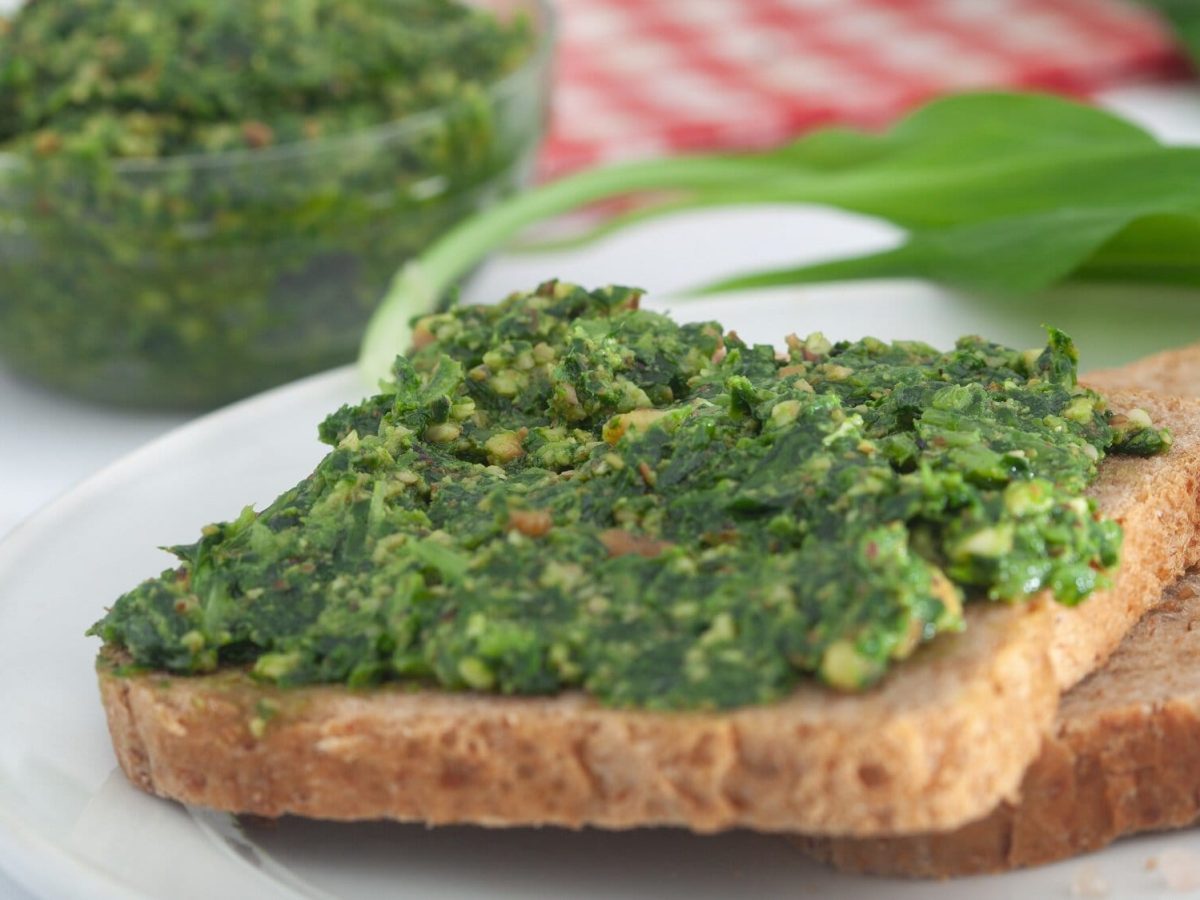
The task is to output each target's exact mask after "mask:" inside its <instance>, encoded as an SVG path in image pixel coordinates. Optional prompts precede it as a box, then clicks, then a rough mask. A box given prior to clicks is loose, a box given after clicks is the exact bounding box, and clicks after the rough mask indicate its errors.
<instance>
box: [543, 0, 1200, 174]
mask: <svg viewBox="0 0 1200 900" xmlns="http://www.w3.org/2000/svg"><path fill="white" fill-rule="evenodd" d="M1198 2H1200V0H1198ZM557 7H558V10H559V13H560V15H561V26H562V34H561V42H560V52H559V56H558V70H557V76H558V83H557V90H556V95H555V100H554V120H553V126H552V129H551V134H550V138H549V141H548V143H547V145H546V148H545V154H544V156H543V165H542V171H543V174H544V175H545V176H548V177H552V176H554V175H557V174H561V173H563V172H566V171H568V170H571V169H576V168H580V167H583V166H588V165H593V164H595V163H599V162H609V161H613V160H617V159H628V158H632V157H645V156H654V155H662V154H667V153H677V152H684V151H689V150H701V149H713V148H754V147H764V146H769V145H772V144H777V143H779V142H780V141H783V140H785V139H786V138H788V137H791V136H793V135H795V134H797V133H798V132H801V131H804V130H805V129H808V128H811V127H813V126H817V125H824V124H828V123H833V122H839V123H851V124H858V125H866V126H872V125H880V124H883V123H885V122H887V121H889V120H890V119H892V118H895V117H896V116H898V115H899V114H901V113H902V112H904V111H905V110H907V109H909V108H910V107H912V106H915V105H917V104H919V103H920V102H922V101H924V100H927V99H929V98H931V97H933V96H935V95H938V94H943V93H948V92H952V91H959V90H966V89H971V88H990V87H1014V88H1043V89H1048V90H1055V91H1061V92H1065V93H1070V94H1076V95H1087V94H1089V93H1091V92H1093V91H1097V90H1100V89H1103V88H1106V87H1110V86H1113V85H1115V84H1119V83H1124V82H1128V81H1137V80H1146V79H1154V78H1163V77H1168V76H1172V75H1178V74H1180V73H1181V72H1182V71H1184V63H1183V61H1182V59H1181V58H1180V57H1179V56H1178V55H1177V53H1176V52H1175V51H1174V49H1173V46H1172V43H1171V38H1170V35H1169V34H1168V33H1167V31H1166V30H1165V28H1164V27H1163V26H1162V25H1161V24H1160V23H1159V22H1158V21H1157V20H1156V19H1155V17H1154V16H1153V15H1151V14H1150V13H1148V12H1146V11H1145V10H1143V9H1140V8H1138V7H1137V6H1136V5H1134V4H1133V3H1130V2H1124V0H557Z"/></svg>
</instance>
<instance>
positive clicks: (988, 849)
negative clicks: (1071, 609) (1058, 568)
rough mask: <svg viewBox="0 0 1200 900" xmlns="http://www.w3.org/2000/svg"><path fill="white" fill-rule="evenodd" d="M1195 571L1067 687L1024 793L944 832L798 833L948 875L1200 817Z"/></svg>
mask: <svg viewBox="0 0 1200 900" xmlns="http://www.w3.org/2000/svg"><path fill="white" fill-rule="evenodd" d="M1197 660H1200V572H1192V573H1190V574H1189V575H1188V576H1187V577H1185V578H1184V579H1182V580H1181V581H1179V582H1177V583H1176V584H1175V585H1174V586H1173V587H1172V588H1171V589H1170V590H1169V591H1168V592H1167V595H1166V597H1165V598H1164V600H1163V602H1162V604H1160V605H1159V606H1158V607H1157V608H1156V609H1155V610H1153V611H1152V612H1150V613H1149V614H1148V615H1147V616H1146V617H1145V618H1144V619H1142V621H1141V622H1139V623H1138V625H1137V627H1135V628H1134V630H1133V631H1132V632H1130V634H1129V636H1128V637H1127V638H1126V639H1125V642H1124V643H1122V644H1121V646H1120V647H1119V648H1118V649H1117V652H1116V653H1114V654H1113V656H1112V658H1111V659H1109V661H1108V664H1107V665H1106V666H1105V667H1104V668H1103V669H1101V670H1100V671H1099V672H1096V673H1095V674H1093V675H1092V676H1091V677H1090V678H1088V679H1087V680H1085V681H1084V682H1082V683H1081V684H1080V685H1078V686H1077V687H1076V688H1075V689H1074V690H1072V691H1071V692H1070V693H1068V694H1067V695H1066V696H1065V697H1064V698H1063V701H1062V704H1061V705H1060V706H1059V710H1058V718H1057V719H1056V721H1055V726H1054V730H1053V732H1052V733H1051V734H1050V735H1049V736H1048V737H1047V738H1046V741H1045V743H1044V744H1042V750H1041V753H1040V754H1039V755H1038V758H1037V760H1036V761H1035V762H1034V763H1033V765H1032V766H1030V767H1029V771H1027V772H1026V773H1025V780H1024V782H1023V784H1022V786H1021V800H1020V802H1019V803H1004V804H1001V806H1000V807H999V808H998V809H996V810H995V811H994V812H992V814H991V815H989V816H987V817H986V818H984V819H981V820H980V821H978V822H974V823H972V824H970V825H967V826H966V827H964V828H960V829H957V830H955V831H952V832H948V833H944V834H930V835H921V836H914V837H903V838H875V839H869V840H846V839H823V838H800V839H799V841H800V844H801V846H802V847H803V848H804V849H805V850H806V851H808V852H809V853H811V854H812V855H813V856H816V857H817V858H819V859H822V860H824V861H826V862H830V863H833V864H834V865H835V866H837V867H838V868H839V869H844V870H846V871H854V872H871V873H875V874H880V875H904V876H913V877H933V878H945V877H951V876H956V875H974V874H980V873H984V872H1000V871H1004V870H1007V869H1014V868H1018V867H1021V866H1034V865H1040V864H1042V863H1048V862H1053V861H1055V860H1059V859H1065V858H1066V857H1069V856H1074V855H1076V854H1078V853H1085V852H1087V851H1089V850H1096V849H1099V848H1100V847H1103V846H1105V845H1107V844H1109V843H1111V842H1112V841H1114V840H1116V839H1117V838H1119V837H1121V836H1123V835H1128V834H1135V833H1137V832H1141V831H1159V830H1163V829H1167V828H1180V827H1183V826H1185V825H1191V824H1193V823H1194V822H1196V820H1197V819H1198V818H1200V665H1198V664H1197Z"/></svg>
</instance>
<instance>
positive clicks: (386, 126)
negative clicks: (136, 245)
mask: <svg viewBox="0 0 1200 900" xmlns="http://www.w3.org/2000/svg"><path fill="white" fill-rule="evenodd" d="M522 2H524V3H526V4H528V6H529V7H531V8H532V9H534V10H536V12H537V17H538V20H539V21H538V22H537V23H536V25H537V42H536V46H535V47H534V48H533V51H532V52H531V53H530V54H529V55H528V57H526V58H525V59H524V60H523V61H522V62H521V64H520V65H519V66H517V68H515V69H513V70H512V71H511V72H507V73H506V74H504V75H502V76H501V77H500V78H498V79H496V80H494V81H491V82H489V83H488V84H487V87H486V94H487V97H488V98H489V99H490V100H491V101H492V102H494V103H495V102H498V101H502V100H504V99H506V98H508V97H511V96H513V95H516V94H518V93H519V92H520V89H521V87H522V83H523V82H524V81H525V79H526V78H527V77H529V76H530V75H531V74H533V73H537V72H541V71H545V70H546V68H547V67H548V66H549V65H550V57H551V55H552V54H553V51H554V46H555V44H556V42H557V38H558V26H559V20H558V13H557V11H556V10H555V7H554V5H553V3H552V2H551V0H522ZM466 3H467V5H469V6H473V7H479V6H480V3H479V2H478V0H466ZM458 102H459V101H458V100H451V101H450V102H449V103H443V104H440V105H438V106H431V107H429V108H428V109H422V110H418V111H417V112H413V113H410V114H408V115H406V116H403V117H402V118H399V119H393V120H392V121H390V122H382V123H380V124H378V125H371V126H368V127H366V128H359V129H356V130H354V131H349V132H346V133H344V134H336V135H331V136H329V137H322V138H316V139H313V140H300V141H289V142H287V143H284V144H277V145H275V146H273V147H264V148H262V149H257V150H255V149H249V148H241V149H237V150H226V151H222V152H217V153H204V152H198V153H180V154H177V155H175V156H164V157H161V158H148V157H130V158H127V159H118V160H116V161H115V162H114V163H113V165H112V171H113V172H114V173H116V174H118V175H134V176H137V175H158V174H164V175H165V174H170V173H173V172H177V171H179V170H200V169H222V168H235V167H238V166H247V165H248V166H253V165H270V164H273V163H277V162H285V163H286V162H289V161H293V160H297V159H301V158H304V157H307V156H310V155H319V154H321V153H324V152H328V151H331V150H337V149H338V148H342V147H346V146H348V145H351V144H358V143H386V142H391V141H394V140H396V139H398V138H407V137H409V136H412V135H418V134H420V133H421V132H423V131H425V130H427V129H429V128H431V127H435V126H436V125H437V124H438V123H440V122H441V121H442V119H443V117H444V116H445V115H446V114H447V113H448V112H449V111H450V110H453V109H454V108H455V106H456V105H457V103H458ZM27 164H28V160H27V159H26V158H25V157H24V156H21V155H20V154H17V153H11V152H4V151H0V173H3V172H4V171H6V170H8V171H16V170H18V169H21V168H24V167H25V166H26V165H27Z"/></svg>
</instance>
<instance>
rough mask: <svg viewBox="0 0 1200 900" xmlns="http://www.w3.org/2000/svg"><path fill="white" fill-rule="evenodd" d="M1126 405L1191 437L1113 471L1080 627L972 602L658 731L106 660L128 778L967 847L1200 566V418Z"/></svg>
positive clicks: (1103, 481) (1175, 406)
mask: <svg viewBox="0 0 1200 900" xmlns="http://www.w3.org/2000/svg"><path fill="white" fill-rule="evenodd" d="M1110 403H1111V405H1112V407H1113V408H1114V409H1115V410H1117V411H1122V410H1129V409H1132V408H1134V407H1142V408H1144V409H1145V410H1147V411H1148V412H1149V413H1150V415H1151V416H1152V417H1153V418H1154V420H1155V421H1156V423H1158V424H1160V425H1166V426H1169V427H1170V428H1171V429H1172V430H1173V431H1174V434H1175V445H1174V447H1173V448H1172V450H1171V452H1170V453H1168V454H1167V455H1165V456H1162V457H1156V458H1151V459H1137V460H1134V459H1110V460H1106V461H1105V463H1104V464H1103V466H1102V470H1101V476H1100V478H1099V480H1098V481H1097V483H1096V484H1095V485H1094V488H1093V492H1094V494H1095V496H1096V497H1097V498H1098V499H1099V502H1100V505H1101V508H1102V510H1103V512H1104V513H1105V514H1106V515H1108V516H1110V517H1113V518H1116V519H1117V520H1119V521H1121V522H1122V524H1123V525H1124V527H1125V531H1126V539H1125V550H1124V561H1123V564H1122V566H1121V569H1120V572H1119V574H1118V576H1117V579H1116V584H1115V586H1114V588H1113V589H1111V590H1107V591H1103V592H1099V593H1097V594H1096V595H1094V596H1093V597H1091V598H1090V599H1089V600H1088V601H1087V602H1086V603H1084V604H1082V605H1080V606H1079V607H1076V608H1074V609H1068V608H1066V607H1061V606H1058V605H1056V604H1054V603H1052V602H1049V601H1048V600H1046V599H1045V598H1042V599H1039V600H1036V601H1034V602H1031V603H1028V604H1022V605H1016V606H1003V605H989V604H974V605H973V607H972V608H971V609H970V610H969V614H968V627H967V629H966V632H965V633H963V634H961V635H952V636H945V637H941V638H939V639H937V640H936V641H934V642H932V644H930V645H929V646H927V647H926V648H924V650H922V651H921V652H919V653H918V655H916V656H915V657H914V658H912V659H910V660H909V661H906V662H905V663H903V664H901V665H899V666H897V667H896V669H895V670H894V671H893V672H892V673H891V674H890V675H889V676H888V677H887V678H886V679H885V680H884V681H883V683H882V684H881V685H879V686H878V687H877V688H875V689H874V690H872V691H869V692H867V693H865V694H861V695H839V694H835V693H833V692H831V691H829V690H827V689H824V688H821V687H819V686H816V685H810V686H805V687H802V688H801V689H799V690H798V691H796V693H795V694H794V695H793V696H792V697H790V698H789V699H787V700H785V701H782V702H779V703H775V704H771V705H766V706H758V707H749V708H743V709H738V710H734V711H730V712H723V713H682V712H681V713H657V712H645V711H630V710H619V709H608V708H604V707H601V706H599V705H598V704H597V703H595V702H594V701H592V700H590V699H588V698H586V697H583V696H580V695H578V694H570V695H563V696H558V697H552V698H514V697H501V696H493V695H469V694H451V693H446V692H436V691H411V690H406V689H405V688H404V687H401V686H388V687H383V688H375V689H370V690H365V691H352V690H348V689H346V688H342V687H310V688H301V689H293V690H284V691H281V690H276V689H273V688H270V687H266V686H264V685H261V684H258V683H255V682H253V681H251V680H250V679H249V678H248V677H247V676H245V675H244V674H243V673H240V672H224V673H218V674H216V675H212V676H198V677H169V676H166V675H164V674H161V673H148V674H140V675H136V676H121V675H118V674H117V673H116V670H115V668H114V666H113V665H112V664H111V663H112V660H110V659H106V658H105V657H104V656H103V655H102V657H101V661H100V665H99V677H100V688H101V695H102V699H103V703H104V707H105V710H106V712H107V714H108V722H109V728H110V731H111V734H112V738H113V743H114V747H115V749H116V752H117V757H118V759H119V760H120V763H121V766H122V768H123V769H124V770H125V772H126V773H127V775H128V776H129V777H130V778H131V779H132V780H133V782H134V783H135V784H137V785H139V786H140V787H142V788H143V789H145V790H147V791H151V792H154V793H157V794H159V795H161V796H164V797H171V798H174V799H177V800H181V801H183V802H186V803H192V804H198V805H203V806H209V807H214V808H218V809H224V810H231V811H238V812H246V813H254V814H257V815H262V816H278V815H282V814H285V813H295V814H300V815H306V816H315V817H322V818H331V819H363V818H391V819H399V820H418V821H425V822H428V823H435V824H436V823H450V822H461V823H477V824H482V825H491V826H505V825H538V824H552V825H562V826H568V827H579V826H584V825H593V826H599V827H606V828H629V827H636V826H643V825H679V826H685V827H688V828H692V829H694V830H697V831H716V830H720V829H725V828H733V827H739V826H741V827H750V828H756V829H762V830H771V831H793V832H808V833H824V834H837V835H855V836H869V835H879V834H909V833H914V832H922V831H930V830H945V829H949V828H954V827H957V826H959V825H961V824H963V823H965V822H968V821H971V820H973V819H976V818H978V817H980V816H982V815H984V814H986V812H987V811H988V810H990V809H992V808H994V807H995V806H996V805H997V803H999V802H1000V801H1001V800H1002V799H1004V798H1006V797H1015V796H1016V792H1017V790H1018V788H1019V786H1020V782H1021V777H1022V775H1023V773H1024V772H1025V769H1026V768H1027V767H1028V765H1029V763H1030V762H1031V761H1032V760H1033V759H1034V757H1035V756H1036V755H1037V752H1038V749H1039V747H1040V746H1041V744H1042V739H1043V735H1044V734H1045V732H1046V731H1047V730H1048V729H1049V727H1050V725H1051V723H1052V720H1053V717H1054V712H1055V709H1056V708H1057V706H1058V701H1059V697H1060V695H1061V692H1062V690H1064V689H1065V688H1067V687H1070V686H1071V685H1072V684H1074V683H1075V682H1076V681H1078V680H1079V679H1080V678H1081V677H1083V676H1084V675H1086V674H1087V673H1088V672H1090V671H1091V670H1092V669H1094V668H1095V667H1097V666H1098V665H1100V664H1101V663H1102V662H1103V661H1104V660H1105V659H1106V658H1107V656H1108V655H1109V653H1110V652H1111V651H1112V650H1113V649H1114V648H1115V646H1116V645H1117V644H1118V643H1119V642H1120V640H1121V638H1122V637H1123V636H1124V634H1125V633H1126V631H1127V630H1128V629H1129V628H1130V627H1132V625H1133V624H1134V623H1135V622H1136V621H1137V620H1138V619H1139V618H1140V617H1141V616H1142V615H1143V614H1144V613H1145V612H1146V610H1148V609H1149V608H1151V607H1152V606H1153V605H1154V604H1155V603H1156V602H1157V601H1158V600H1159V599H1160V597H1161V595H1162V591H1163V589H1164V588H1165V586H1166V585H1167V584H1169V583H1170V582H1172V581H1174V580H1175V579H1176V578H1178V577H1179V576H1180V575H1181V574H1182V573H1183V572H1184V571H1185V570H1186V569H1187V568H1188V567H1190V566H1191V565H1193V564H1194V563H1196V562H1197V556H1198V555H1200V547H1198V546H1197V532H1198V525H1200V503H1198V496H1197V484H1198V481H1200V402H1197V401H1189V400H1183V399H1165V398H1160V397H1157V396H1154V395H1150V394H1139V393H1129V394H1126V393H1113V394H1111V395H1110Z"/></svg>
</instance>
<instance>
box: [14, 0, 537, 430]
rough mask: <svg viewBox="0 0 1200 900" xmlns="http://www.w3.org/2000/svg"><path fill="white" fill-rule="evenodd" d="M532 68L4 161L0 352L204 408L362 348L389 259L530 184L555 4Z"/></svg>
mask: <svg viewBox="0 0 1200 900" xmlns="http://www.w3.org/2000/svg"><path fill="white" fill-rule="evenodd" d="M472 5H474V6H478V7H482V8H486V9H490V10H492V11H494V12H495V13H496V14H497V15H500V16H502V17H506V16H510V15H513V14H518V13H519V14H524V15H526V16H528V17H529V19H530V21H531V23H532V25H533V27H534V30H535V33H536V40H535V46H534V48H533V50H532V51H531V53H530V56H529V58H528V59H526V60H525V62H524V63H523V64H522V66H521V67H520V68H519V69H517V70H515V71H513V72H511V73H509V74H508V75H506V76H505V77H503V78H501V79H499V80H497V81H495V82H494V83H492V84H490V85H488V86H487V87H486V88H479V89H478V90H476V91H475V92H474V93H467V94H464V95H462V96H460V97H459V98H458V99H456V100H455V101H454V102H453V103H451V104H447V105H444V106H441V107H437V108H435V109H431V110H426V111H423V112H420V113H417V114H414V115H411V116H408V117H406V118H404V119H402V120H400V121H397V122H392V123H389V124H386V125H381V126H378V127H375V128H371V129H366V130H362V131H357V132H353V133H351V134H347V135H344V136H339V137H335V138H324V139H319V140H313V141H303V142H298V143H292V144H284V145H279V146H277V147H273V148H269V149H264V150H244V151H237V152H229V153H222V154H199V155H191V156H176V157H167V158H164V159H161V160H120V161H103V160H99V161H95V162H93V163H89V164H84V163H81V162H78V161H69V162H68V161H66V160H61V161H60V160H53V161H41V162H38V163H36V164H31V163H27V162H25V161H24V160H23V159H21V158H19V157H17V156H15V155H12V154H9V155H0V362H2V363H3V364H5V365H7V367H8V368H10V369H11V370H12V371H14V372H17V373H19V374H20V375H24V376H27V377H29V378H31V379H34V380H37V381H40V382H42V383H44V384H47V385H51V386H53V387H56V388H59V389H61V390H64V391H67V392H70V393H72V394H76V395H79V396H83V397H86V398H90V399H94V400H101V401H106V402H111V403H119V404H124V405H137V406H160V407H161V406H166V407H198V408H203V407H211V406H215V405H218V404H221V403H224V402H226V401H229V400H232V399H235V398H237V397H242V396H245V395H247V394H250V393H253V392H255V391H258V390H261V389H263V388H266V387H270V386H272V385H275V384H280V383H283V382H285V381H289V380H291V379H293V378H296V377H298V376H301V375H305V374H308V373H310V372H316V371H319V370H321V369H326V368H329V367H331V366H334V365H339V364H341V363H344V362H347V361H349V360H351V359H353V357H354V355H355V352H356V350H357V347H358V342H359V339H360V337H361V336H362V330H363V327H364V326H365V324H366V321H367V318H368V317H369V315H370V313H371V310H372V309H373V308H374V306H375V305H376V303H377V302H378V301H379V299H380V298H381V297H382V295H383V293H384V291H385V289H386V287H387V284H388V282H389V280H390V279H391V277H392V275H393V274H394V273H395V271H396V270H397V269H398V268H399V267H400V266H401V265H402V264H403V263H404V262H405V261H406V260H407V259H408V258H410V257H411V256H413V255H415V254H416V253H418V252H419V251H420V250H421V249H422V248H423V247H424V246H425V245H426V244H428V243H429V242H430V241H431V240H433V239H434V238H435V237H437V236H438V235H439V234H440V233H442V232H443V231H445V230H446V229H447V228H448V227H449V226H450V225H452V224H453V223H455V222H456V221H458V220H459V219H461V218H463V217H464V216H467V215H469V214H471V213H473V212H475V211H477V210H480V209H483V208H485V207H486V206H488V205H489V204H491V203H494V202H495V201H496V200H497V199H498V198H501V197H503V196H505V195H507V194H509V193H511V192H512V191H514V190H516V189H518V188H519V187H520V186H521V185H522V184H523V183H525V182H526V181H527V180H528V178H529V175H530V173H531V171H532V166H533V161H534V154H535V153H536V150H537V147H538V144H539V143H540V139H541V136H542V134H543V132H544V130H545V123H546V117H547V107H548V98H549V88H550V65H551V49H552V44H553V37H554V23H553V16H552V14H551V11H550V7H549V4H548V0H485V2H474V3H472Z"/></svg>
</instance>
